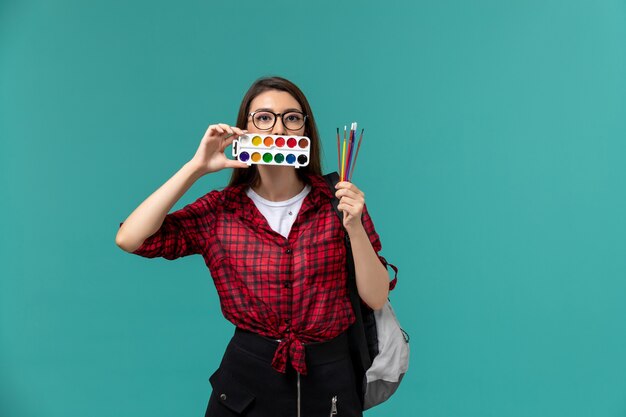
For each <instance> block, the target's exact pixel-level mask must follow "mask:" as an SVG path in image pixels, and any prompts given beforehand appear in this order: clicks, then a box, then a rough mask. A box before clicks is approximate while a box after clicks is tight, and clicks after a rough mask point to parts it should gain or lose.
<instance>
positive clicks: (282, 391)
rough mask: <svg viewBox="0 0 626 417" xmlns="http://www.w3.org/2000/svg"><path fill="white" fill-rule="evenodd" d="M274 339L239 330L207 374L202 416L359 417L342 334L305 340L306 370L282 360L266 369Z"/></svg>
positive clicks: (350, 369)
mask: <svg viewBox="0 0 626 417" xmlns="http://www.w3.org/2000/svg"><path fill="white" fill-rule="evenodd" d="M277 346H278V342H277V341H274V340H272V339H268V338H265V337H263V336H259V335H257V334H254V333H250V332H247V331H244V330H241V329H236V330H235V335H234V336H233V338H232V339H231V341H230V343H229V344H228V346H227V348H226V352H225V353H224V357H223V358H222V362H221V364H220V366H219V368H218V369H217V371H215V373H214V374H213V375H211V377H210V378H209V380H210V381H211V385H212V387H213V392H212V393H211V397H210V399H209V404H208V406H207V410H206V413H205V417H222V416H231V417H232V416H249V417H261V416H262V417H298V416H300V417H329V416H331V412H332V411H333V399H334V400H335V401H334V403H335V409H336V414H332V415H334V416H336V417H348V416H350V417H362V415H363V414H362V411H361V404H360V401H359V398H358V396H357V391H356V387H355V381H354V379H355V378H354V373H353V370H352V362H351V360H350V354H349V351H348V339H347V337H346V334H345V333H344V334H342V335H340V336H338V337H336V338H335V339H333V340H330V341H328V342H323V343H310V344H305V349H306V350H305V354H306V364H307V375H301V374H299V373H298V372H296V371H295V370H294V369H293V367H292V366H291V365H289V364H288V365H287V373H286V374H283V373H280V372H278V371H276V370H275V369H274V368H272V365H271V363H272V358H273V357H274V352H275V351H276V347H277Z"/></svg>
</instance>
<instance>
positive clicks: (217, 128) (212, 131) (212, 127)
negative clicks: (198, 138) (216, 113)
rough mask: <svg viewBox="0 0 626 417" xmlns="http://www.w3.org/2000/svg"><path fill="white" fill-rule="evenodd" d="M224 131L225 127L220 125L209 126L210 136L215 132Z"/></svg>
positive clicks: (221, 132)
mask: <svg viewBox="0 0 626 417" xmlns="http://www.w3.org/2000/svg"><path fill="white" fill-rule="evenodd" d="M223 133H224V129H222V128H221V127H219V126H218V125H211V126H209V136H214V135H215V134H218V135H219V134H223Z"/></svg>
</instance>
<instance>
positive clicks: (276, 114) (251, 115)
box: [248, 110, 309, 131]
mask: <svg viewBox="0 0 626 417" xmlns="http://www.w3.org/2000/svg"><path fill="white" fill-rule="evenodd" d="M256 113H271V114H273V115H274V123H272V126H270V127H268V128H265V129H261V128H260V127H258V126H257V125H256V123H254V115H255V114H256ZM289 113H298V114H301V115H302V116H303V118H302V126H300V127H299V128H297V129H289V128H288V127H287V125H286V124H285V119H284V117H285V113H274V112H273V111H269V110H257V111H253V112H250V113H248V116H250V117H252V124H253V125H254V127H256V128H257V129H259V130H272V129H274V126H276V120H278V116H280V121H281V122H282V124H283V127H284V128H285V129H287V130H291V131H294V130H299V129H302V128H303V127H304V126H305V125H306V119H307V117H309V116H308V115H307V114H305V113H303V112H301V111H297V110H289V111H288V112H287V114H289Z"/></svg>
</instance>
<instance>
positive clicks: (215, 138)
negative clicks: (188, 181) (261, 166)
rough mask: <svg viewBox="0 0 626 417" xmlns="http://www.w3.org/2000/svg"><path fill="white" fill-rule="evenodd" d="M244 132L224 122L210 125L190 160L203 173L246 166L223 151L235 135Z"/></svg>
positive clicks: (244, 131)
mask: <svg viewBox="0 0 626 417" xmlns="http://www.w3.org/2000/svg"><path fill="white" fill-rule="evenodd" d="M245 133H247V130H241V129H239V128H238V127H235V126H229V125H227V124H225V123H218V124H214V125H210V126H209V128H208V129H207V130H206V132H205V133H204V137H203V138H202V140H201V141H200V146H199V147H198V150H197V151H196V154H195V155H194V157H193V158H192V159H191V161H190V162H191V163H192V164H193V165H195V166H197V167H198V169H199V170H200V171H201V173H202V174H203V175H204V174H208V173H211V172H217V171H220V170H222V169H224V168H248V164H246V163H244V162H241V161H236V160H232V159H229V158H227V157H226V154H225V153H224V151H225V150H226V147H227V146H228V145H230V144H231V143H233V140H235V138H236V137H239V136H241V135H244V134H245Z"/></svg>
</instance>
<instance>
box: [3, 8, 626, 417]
mask: <svg viewBox="0 0 626 417" xmlns="http://www.w3.org/2000/svg"><path fill="white" fill-rule="evenodd" d="M270 74H272V75H273V74H277V75H282V76H285V77H287V78H290V79H292V80H293V81H294V82H295V83H296V84H298V85H299V86H300V87H301V88H302V89H303V90H304V92H305V93H306V94H307V95H308V97H309V99H310V102H311V105H312V107H313V109H314V112H315V116H316V118H317V120H318V123H319V128H320V132H321V134H322V137H323V145H324V147H325V154H324V162H325V168H326V171H329V170H334V169H335V165H336V163H335V161H336V151H335V147H334V146H335V142H334V140H335V139H334V136H333V135H334V132H335V128H336V127H338V126H343V125H344V124H346V123H350V122H352V121H353V120H356V121H358V122H359V124H360V126H362V127H365V128H366V133H365V137H364V139H363V145H362V148H361V153H360V156H359V163H358V165H357V170H356V173H355V175H354V178H353V179H354V182H355V183H356V184H357V185H358V186H359V187H360V188H362V189H363V190H364V191H365V192H366V194H367V203H368V207H369V208H370V212H371V214H372V218H373V220H374V223H375V225H376V227H377V230H378V232H379V234H380V236H381V240H382V243H383V250H382V254H383V255H384V256H386V257H387V258H388V259H389V260H390V261H391V262H393V263H395V264H396V265H398V267H399V268H400V274H399V284H398V287H397V288H396V290H394V292H393V293H392V301H393V303H394V306H395V309H396V312H397V314H398V316H399V318H400V321H401V323H402V325H403V327H405V328H406V329H407V331H408V332H409V333H410V334H411V337H412V338H411V348H412V357H411V367H410V372H409V374H408V375H407V377H406V380H405V382H404V383H403V385H402V386H401V387H400V389H399V391H398V394H397V395H396V396H395V397H394V398H392V399H391V400H390V401H389V402H387V403H385V404H383V405H381V406H379V407H377V408H376V409H374V410H372V411H370V412H368V413H367V415H369V416H371V417H374V416H428V417H436V416H442V417H443V416H446V417H459V416H476V417H487V416H498V417H500V416H507V417H517V416H520V417H522V416H524V417H526V416H550V417H553V416H568V417H576V416H594V417H597V416H624V415H626V378H625V377H624V375H626V334H625V332H624V329H625V327H626V326H625V320H624V318H625V317H626V303H625V302H624V298H625V297H624V295H625V294H626V280H625V278H626V257H625V256H624V254H625V249H626V218H625V216H624V213H625V212H626V198H625V194H624V190H625V187H626V168H625V166H624V162H625V161H624V155H625V152H626V143H625V139H626V78H625V74H626V3H625V2H624V1H571V0H570V1H563V0H561V1H557V0H541V1H539V0H530V1H528V0H526V1H515V2H502V1H487V0H478V1H473V2H466V1H459V0H443V1H437V2H423V1H421V2H408V1H407V2H401V3H394V2H383V3H381V2H368V1H365V2H357V1H345V2H340V1H334V2H327V3H326V2H308V3H304V2H293V1H264V2H261V1H257V2H208V1H182V2H177V3H173V2H168V1H159V0H152V1H134V2H126V1H115V0H113V1H90V2H81V1H75V0H73V1H69V0H65V1H63V0H55V1H19V2H18V1H11V0H8V1H7V0H4V1H2V2H1V3H0V138H1V139H0V140H1V142H2V150H1V151H0V173H1V184H0V186H1V187H2V195H3V197H2V207H1V208H0V210H1V214H2V215H1V216H0V227H1V230H2V233H1V234H0V244H1V248H0V249H1V250H0V254H1V255H0V256H1V258H2V262H1V265H2V266H1V268H2V269H1V271H2V272H1V278H0V415H2V416H10V417H30V416H37V417H43V416H45V417H57V416H58V417H73V416H92V417H100V416H102V417H105V416H106V417H108V416H134V417H139V416H149V415H150V416H200V415H203V413H204V410H205V407H206V402H207V400H208V397H209V393H210V385H209V383H208V380H207V378H208V377H209V375H210V374H211V373H212V372H213V371H214V369H215V368H216V367H217V365H218V363H219V360H220V359H221V355H222V352H223V349H224V347H225V346H226V343H227V342H228V340H229V338H230V336H231V333H232V329H233V328H232V325H231V324H230V323H228V322H227V321H226V320H225V319H224V318H223V317H222V315H221V312H220V309H219V304H218V299H217V296H216V291H215V288H214V286H213V284H212V281H211V278H210V275H209V274H208V271H207V269H206V267H205V265H204V263H203V260H202V258H201V257H200V256H191V257H186V258H182V259H179V260H177V261H176V262H171V261H167V260H164V259H146V258H141V257H137V256H133V255H130V254H128V253H125V252H124V251H122V250H121V249H119V248H118V247H117V246H116V245H115V242H114V240H115V234H116V232H117V229H118V224H119V222H121V221H123V220H124V219H125V218H126V217H127V216H128V215H129V214H130V213H131V212H132V210H134V208H135V207H136V206H137V205H139V204H140V203H141V202H142V201H143V200H144V199H145V198H146V197H148V196H149V195H150V194H151V193H152V192H153V191H154V190H156V189H157V188H158V187H159V186H160V185H161V184H163V183H164V182H165V181H166V180H167V179H168V178H170V177H171V176H172V175H173V174H174V173H175V172H176V171H177V170H178V169H179V168H180V167H181V166H182V165H183V164H184V163H185V162H187V161H188V160H189V159H190V158H191V157H192V156H193V155H194V153H195V150H196V149H197V146H198V144H199V142H200V139H201V138H202V135H203V134H204V131H205V130H206V127H207V126H208V125H209V124H211V123H216V122H224V123H229V124H232V123H234V121H235V117H236V113H237V108H238V105H239V102H240V100H241V98H242V96H243V94H244V92H245V91H246V89H247V87H248V86H249V85H250V84H251V83H252V82H253V81H254V80H255V79H256V78H257V77H259V76H262V75H270ZM228 175H229V172H221V173H217V174H212V175H208V176H205V177H203V178H201V179H200V180H199V181H198V182H197V183H196V184H194V186H193V187H192V188H191V189H190V190H189V191H188V192H187V194H185V195H184V196H183V198H182V199H181V200H180V201H179V202H178V203H177V204H176V205H175V207H174V209H178V208H181V207H182V206H183V205H185V204H188V203H190V202H192V201H194V200H195V199H196V198H197V197H199V196H200V195H203V194H204V193H206V192H208V191H210V190H211V189H214V188H218V187H222V186H224V185H225V183H226V180H227V178H228Z"/></svg>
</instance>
